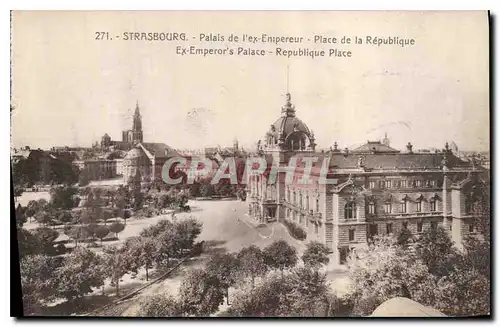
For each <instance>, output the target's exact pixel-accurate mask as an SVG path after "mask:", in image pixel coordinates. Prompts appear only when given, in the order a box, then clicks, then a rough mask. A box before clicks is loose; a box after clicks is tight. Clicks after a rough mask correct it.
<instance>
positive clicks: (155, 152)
mask: <svg viewBox="0 0 500 327" xmlns="http://www.w3.org/2000/svg"><path fill="white" fill-rule="evenodd" d="M177 156H179V154H178V153H177V151H175V150H174V149H173V148H171V147H170V146H168V145H166V144H165V143H138V144H137V145H136V146H135V147H134V148H132V150H130V151H129V152H127V155H126V156H125V158H123V161H122V171H123V181H124V182H125V183H129V182H130V181H132V180H133V179H134V178H135V176H136V175H137V174H139V175H140V177H141V180H142V181H143V182H152V181H160V180H162V171H163V165H164V164H165V162H166V161H167V160H168V159H170V158H173V157H177Z"/></svg>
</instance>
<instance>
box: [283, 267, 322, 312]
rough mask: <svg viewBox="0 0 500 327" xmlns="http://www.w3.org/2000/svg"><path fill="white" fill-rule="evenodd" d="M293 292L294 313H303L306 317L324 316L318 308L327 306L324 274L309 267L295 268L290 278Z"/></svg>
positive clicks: (291, 294)
mask: <svg viewBox="0 0 500 327" xmlns="http://www.w3.org/2000/svg"><path fill="white" fill-rule="evenodd" d="M290 279H291V283H292V285H293V290H292V292H291V293H290V296H291V298H292V299H293V308H295V310H296V312H304V313H305V314H306V315H307V316H310V317H316V316H317V315H319V316H324V315H325V314H324V313H325V312H324V311H323V312H318V310H317V309H318V308H321V307H322V306H325V305H326V306H328V284H327V281H326V274H323V273H319V271H318V270H317V269H311V268H309V267H301V268H295V270H294V271H293V273H292V274H291V276H290Z"/></svg>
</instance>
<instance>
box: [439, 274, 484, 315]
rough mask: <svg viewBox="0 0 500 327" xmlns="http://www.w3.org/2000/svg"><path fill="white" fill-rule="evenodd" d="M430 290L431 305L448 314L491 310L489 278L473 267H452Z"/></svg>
mask: <svg viewBox="0 0 500 327" xmlns="http://www.w3.org/2000/svg"><path fill="white" fill-rule="evenodd" d="M432 291H433V296H434V299H433V301H432V305H433V306H434V307H435V308H436V309H438V310H440V311H442V312H443V313H445V314H447V315H449V316H465V317H470V316H479V315H489V314H490V312H491V302H490V295H491V293H490V292H491V285H490V280H489V279H488V278H486V277H485V276H484V275H483V274H481V273H480V272H479V271H478V270H476V269H474V268H470V267H459V268H458V269H454V271H453V272H451V273H450V274H449V275H447V276H443V277H442V278H441V279H440V280H439V281H438V282H437V284H436V286H435V287H434V288H432Z"/></svg>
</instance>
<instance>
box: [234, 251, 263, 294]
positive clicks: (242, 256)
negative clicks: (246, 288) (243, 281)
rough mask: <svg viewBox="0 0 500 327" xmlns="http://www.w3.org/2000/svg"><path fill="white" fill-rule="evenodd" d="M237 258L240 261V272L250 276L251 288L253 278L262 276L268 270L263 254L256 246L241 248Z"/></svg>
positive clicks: (253, 284)
mask: <svg viewBox="0 0 500 327" xmlns="http://www.w3.org/2000/svg"><path fill="white" fill-rule="evenodd" d="M237 259H238V261H239V263H240V269H241V271H242V273H243V274H244V275H246V276H247V277H250V279H251V281H252V288H253V287H255V278H256V277H258V276H263V275H264V274H265V273H266V272H267V270H268V266H267V265H266V263H265V256H264V254H263V253H262V251H261V250H260V249H259V248H258V247H256V246H255V245H251V246H249V247H245V248H243V249H241V250H240V252H239V253H238V255H237Z"/></svg>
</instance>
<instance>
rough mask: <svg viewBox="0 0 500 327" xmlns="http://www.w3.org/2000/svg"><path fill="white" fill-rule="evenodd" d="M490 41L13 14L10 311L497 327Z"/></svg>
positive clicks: (387, 16) (340, 15)
mask: <svg viewBox="0 0 500 327" xmlns="http://www.w3.org/2000/svg"><path fill="white" fill-rule="evenodd" d="M490 20H491V17H490V14H489V12H488V11H22V10H14V11H11V23H10V24H11V31H10V33H11V49H10V54H11V58H10V60H11V62H10V65H11V99H10V118H11V131H10V132H11V137H10V145H11V148H10V168H11V197H12V199H11V206H13V209H12V210H11V211H12V212H14V213H12V214H11V221H10V224H11V230H12V232H11V235H13V236H12V237H11V247H12V248H13V249H14V250H13V251H12V252H13V253H14V255H12V256H11V262H12V263H11V265H12V267H13V268H12V269H13V270H15V271H17V272H18V273H17V274H14V273H11V285H12V286H11V298H12V299H11V307H15V308H14V309H12V311H13V312H18V315H17V316H19V317H128V318H132V317H155V318H177V319H183V318H193V317H195V318H211V319H222V318H224V319H226V318H252V317H261V318H268V317H279V318H297V317H300V318H328V319H335V318H346V317H349V318H364V319H370V318H372V317H390V318H396V317H405V318H410V317H411V318H428V317H433V318H436V319H439V318H441V319H447V318H450V317H453V318H457V317H458V318H460V317H462V318H463V317H476V318H478V317H482V318H485V317H486V318H491V315H492V308H491V296H492V292H491V291H492V290H491V279H490V278H491V272H492V268H491V267H492V266H491V257H490V254H491V248H490V245H491V236H492V235H491V233H492V231H491V230H490V227H491V219H492V216H491V196H490V193H491V186H492V183H491V165H490V162H491V160H490V144H491V141H492V140H491V131H490V125H491V122H490V111H491V109H490V106H491V103H490V99H491V96H490V65H491V63H490V60H491V58H490V46H491V45H490V33H491V31H490ZM14 299H17V300H14ZM11 315H12V313H11Z"/></svg>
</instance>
